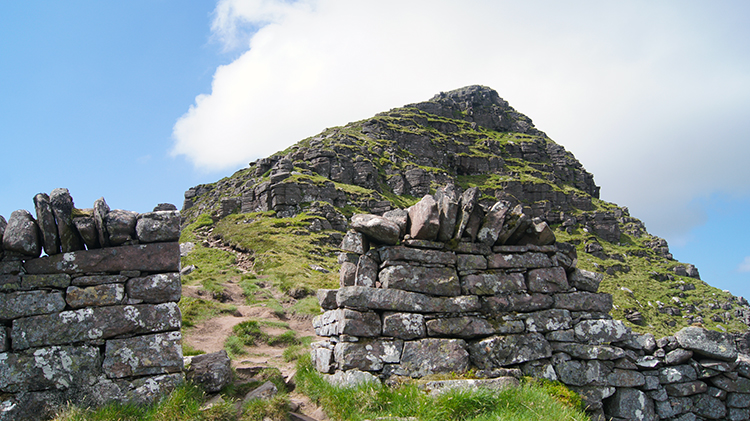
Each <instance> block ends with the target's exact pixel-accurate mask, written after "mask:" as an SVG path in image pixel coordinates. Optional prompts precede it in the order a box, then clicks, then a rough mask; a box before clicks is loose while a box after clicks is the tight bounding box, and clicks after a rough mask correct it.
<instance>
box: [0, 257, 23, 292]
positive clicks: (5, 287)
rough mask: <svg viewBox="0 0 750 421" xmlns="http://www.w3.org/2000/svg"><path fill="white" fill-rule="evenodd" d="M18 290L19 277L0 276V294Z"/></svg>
mask: <svg viewBox="0 0 750 421" xmlns="http://www.w3.org/2000/svg"><path fill="white" fill-rule="evenodd" d="M19 263H20V262H19ZM19 289H21V276H20V275H0V292H13V291H18V290H19Z"/></svg>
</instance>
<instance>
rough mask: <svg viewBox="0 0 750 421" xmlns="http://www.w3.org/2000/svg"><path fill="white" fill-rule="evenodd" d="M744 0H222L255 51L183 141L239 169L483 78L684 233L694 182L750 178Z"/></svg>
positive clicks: (655, 218) (709, 184) (704, 189)
mask: <svg viewBox="0 0 750 421" xmlns="http://www.w3.org/2000/svg"><path fill="white" fill-rule="evenodd" d="M743 7H746V6H744V4H743V3H742V2H735V3H731V2H730V3H722V4H721V6H720V5H716V4H710V5H709V4H705V3H700V2H683V1H673V2H658V3H653V2H647V1H641V2H627V3H602V2H594V1H591V2H589V1H577V2H565V3H564V4H563V3H561V2H557V1H534V2H503V1H495V0H474V1H467V2H460V3H459V2H454V1H436V0H412V1H407V2H404V1H402V0H398V1H396V0H380V1H377V2H353V1H348V0H318V1H314V0H304V1H298V2H288V1H272V0H244V1H243V0H222V1H220V2H219V3H218V5H217V9H216V12H215V20H214V23H213V31H214V34H215V35H216V36H217V37H218V38H219V39H221V40H223V42H225V45H226V46H227V48H238V46H239V47H240V48H243V49H246V50H245V51H244V52H243V53H242V54H241V55H240V56H239V58H238V59H237V60H235V61H234V62H232V63H231V64H229V65H226V66H221V67H220V68H218V69H217V71H216V73H215V75H214V80H213V84H212V91H211V93H210V94H203V95H199V96H198V97H196V101H195V104H194V105H193V106H191V107H190V109H189V111H188V112H187V113H186V114H185V115H183V116H182V117H181V118H180V119H179V120H178V121H177V123H176V124H175V126H174V133H173V136H174V139H175V145H174V149H173V153H174V154H177V155H185V156H186V157H187V158H188V159H190V160H191V161H192V162H193V163H194V164H195V165H196V166H197V167H199V168H203V169H208V170H219V169H231V168H236V167H237V166H240V165H244V164H247V163H248V162H249V161H251V160H253V159H256V158H259V157H264V156H267V155H269V154H271V153H273V152H276V151H278V150H281V149H283V148H285V147H287V146H289V145H291V144H293V143H295V142H297V141H298V140H301V139H303V138H305V137H308V136H311V135H314V134H317V133H318V132H320V131H322V130H323V129H325V128H326V127H330V126H338V125H343V124H346V123H347V122H349V121H353V120H358V119H363V118H367V117H369V116H371V115H373V114H375V113H377V112H379V111H384V110H387V109H390V108H393V107H397V106H401V105H404V104H406V103H410V102H417V101H422V100H426V99H429V98H430V97H431V96H432V95H434V94H436V93H438V92H440V91H446V90H450V89H455V88H458V87H461V86H465V85H469V84H483V85H487V86H490V87H492V88H494V89H495V90H497V91H498V93H499V94H500V96H501V97H503V98H505V99H506V100H508V101H509V102H510V103H511V105H513V106H514V107H515V108H516V109H517V110H519V111H520V112H522V113H525V114H527V115H528V116H530V117H531V118H532V119H534V122H535V124H536V126H537V127H538V128H539V129H541V130H543V131H545V132H547V134H548V135H550V137H552V138H553V139H554V140H556V141H557V142H558V143H560V144H562V145H563V146H565V147H566V148H567V149H568V150H570V151H572V152H573V153H574V154H575V155H576V156H577V157H578V158H579V159H580V160H581V161H582V163H583V164H584V166H585V167H586V168H587V169H588V170H589V171H591V172H592V173H594V176H595V178H596V181H597V183H598V184H600V185H602V186H603V188H602V195H603V198H604V199H605V200H610V201H614V202H618V203H620V204H622V205H627V206H629V207H630V208H631V213H632V214H633V215H634V216H636V217H640V218H642V219H644V220H646V221H647V223H648V224H649V228H650V229H651V230H652V231H655V233H657V234H658V235H664V236H666V235H667V234H670V235H674V236H679V235H681V234H683V235H684V234H685V233H687V229H688V228H689V227H691V226H694V225H696V224H699V223H700V222H701V221H702V218H703V215H702V211H701V209H698V208H692V209H691V208H690V207H689V204H690V203H691V201H692V200H693V198H695V197H697V196H701V195H707V194H709V193H710V192H712V191H715V190H716V189H717V188H718V189H723V190H725V191H730V190H731V191H734V192H735V193H736V192H740V193H742V192H745V193H750V187H748V180H750V166H747V165H746V163H745V162H744V161H745V157H746V156H748V152H749V151H748V148H750V144H749V143H748V142H747V137H748V135H750V123H747V121H749V119H747V116H746V115H743V114H746V112H747V111H746V110H748V109H750V59H748V53H747V51H746V48H745V46H744V41H743V40H745V39H747V37H748V36H750V34H748V33H747V32H748V29H747V28H750V24H748V23H747V22H742V21H741V20H742V19H745V20H746V19H747V18H743V17H742V16H750V13H741V12H740V11H739V10H738V9H739V8H743ZM738 28H739V29H738ZM737 30H742V31H744V33H737V32H736V31H737ZM733 31H734V32H733ZM247 46H249V47H247ZM735 110H741V111H740V112H737V111H735ZM738 123H742V125H738ZM717 186H720V187H717Z"/></svg>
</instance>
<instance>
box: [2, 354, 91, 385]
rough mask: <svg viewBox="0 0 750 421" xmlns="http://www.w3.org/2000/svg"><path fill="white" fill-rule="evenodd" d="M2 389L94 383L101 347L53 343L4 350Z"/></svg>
mask: <svg viewBox="0 0 750 421" xmlns="http://www.w3.org/2000/svg"><path fill="white" fill-rule="evenodd" d="M0 361H2V364H0V391H3V392H8V393H16V392H27V391H36V390H46V389H67V388H71V387H77V386H79V385H81V384H90V383H91V382H92V380H93V379H95V378H96V377H97V376H99V374H100V373H101V356H100V355H99V349H98V348H96V347H92V346H52V347H42V348H37V349H34V350H28V351H23V352H8V353H4V354H0Z"/></svg>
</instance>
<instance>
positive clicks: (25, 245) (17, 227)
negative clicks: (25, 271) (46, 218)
mask: <svg viewBox="0 0 750 421" xmlns="http://www.w3.org/2000/svg"><path fill="white" fill-rule="evenodd" d="M3 249H5V251H12V252H15V253H20V254H22V255H24V256H29V257H38V256H39V254H40V253H41V252H42V243H41V241H40V238H39V227H38V226H37V224H36V221H35V220H34V218H33V217H32V216H31V214H30V213H29V211H27V210H23V209H19V210H17V211H13V213H11V214H10V220H9V221H8V225H7V226H6V227H5V233H4V234H3Z"/></svg>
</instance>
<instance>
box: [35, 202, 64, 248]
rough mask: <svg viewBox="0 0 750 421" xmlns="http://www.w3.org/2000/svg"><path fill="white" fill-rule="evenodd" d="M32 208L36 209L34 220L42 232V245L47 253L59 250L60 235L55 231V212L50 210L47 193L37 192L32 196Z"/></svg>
mask: <svg viewBox="0 0 750 421" xmlns="http://www.w3.org/2000/svg"><path fill="white" fill-rule="evenodd" d="M34 209H35V210H36V220H37V224H38V225H39V229H40V230H41V232H42V247H43V248H44V252H45V253H47V254H48V255H50V256H51V255H53V254H57V253H59V252H60V237H59V236H58V233H57V222H55V214H54V213H53V212H52V206H51V205H50V200H49V195H47V194H46V193H38V194H37V195H36V196H34Z"/></svg>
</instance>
